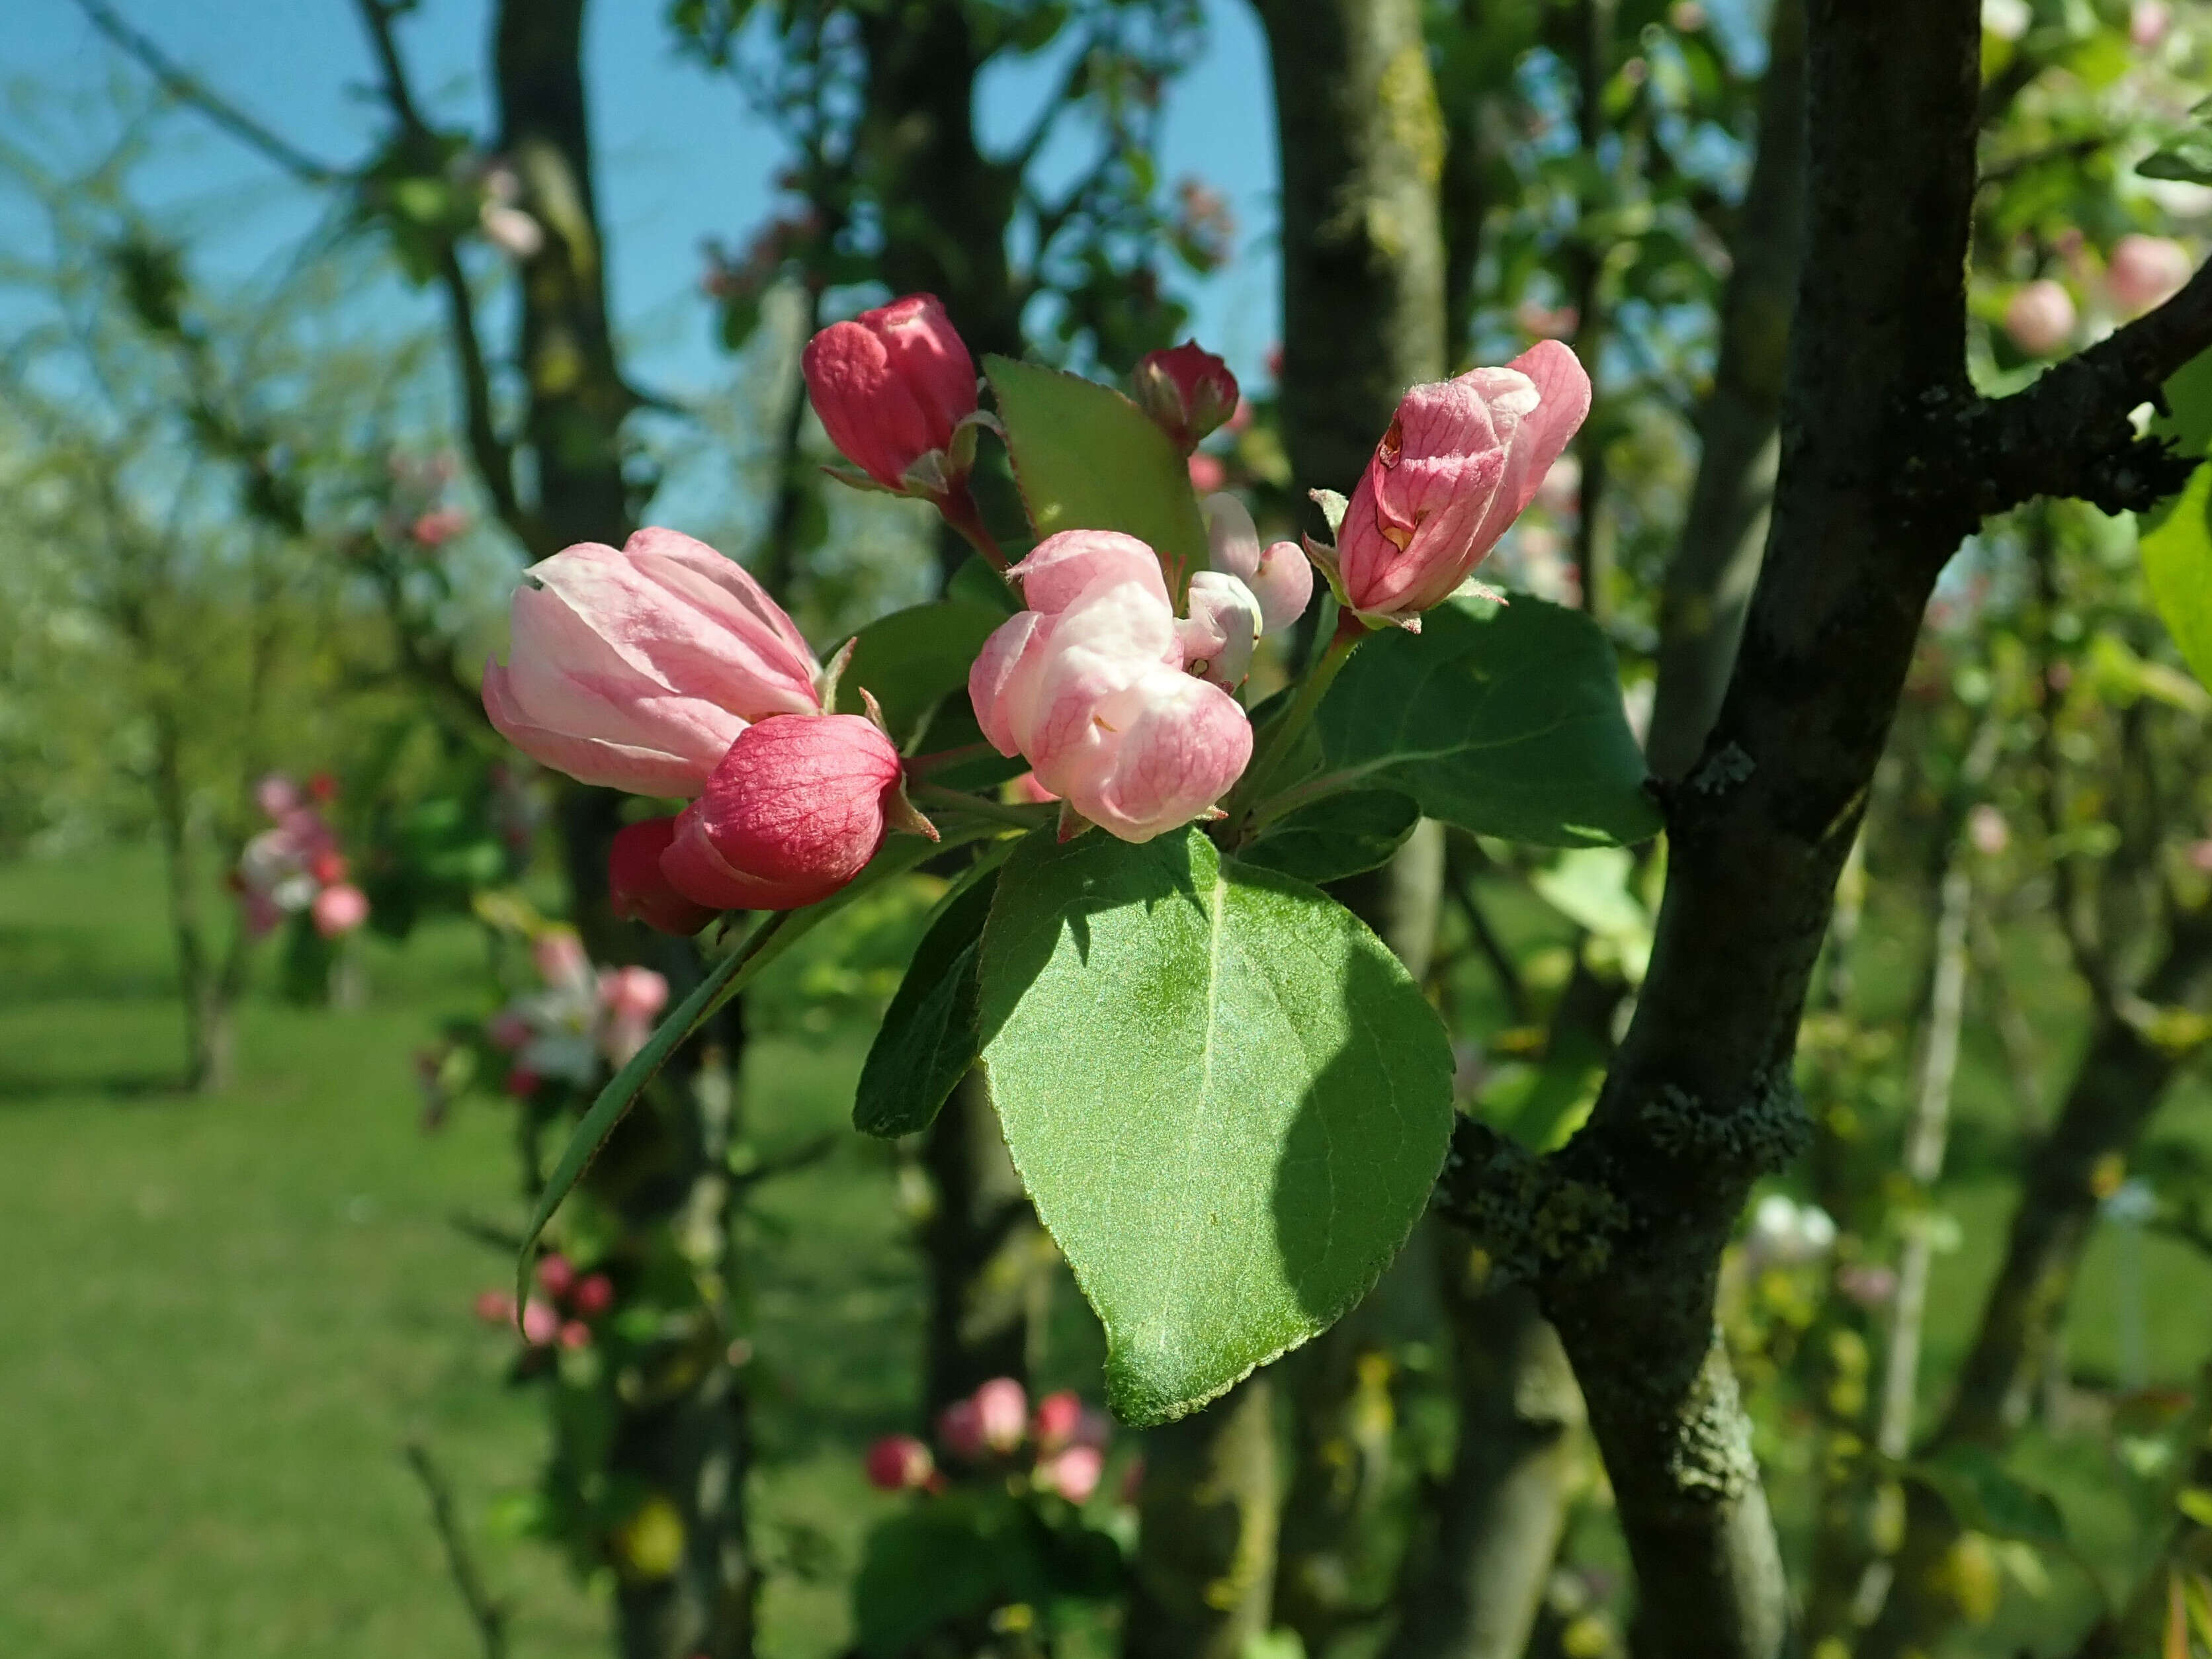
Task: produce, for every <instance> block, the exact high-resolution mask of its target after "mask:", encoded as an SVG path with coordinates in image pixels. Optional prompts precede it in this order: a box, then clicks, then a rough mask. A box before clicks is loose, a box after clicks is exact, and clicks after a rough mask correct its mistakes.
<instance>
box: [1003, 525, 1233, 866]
mask: <svg viewBox="0 0 2212 1659" xmlns="http://www.w3.org/2000/svg"><path fill="white" fill-rule="evenodd" d="M1012 574H1013V575H1014V576H1015V577H1016V578H1017V579H1018V580H1020V582H1021V584H1022V592H1023V598H1024V602H1025V603H1026V605H1028V607H1029V608H1028V609H1026V610H1024V611H1022V612H1021V613H1020V614H1019V615H1018V616H1016V617H1012V619H1011V620H1009V621H1007V622H1006V623H1002V624H1001V625H1000V628H999V629H998V630H997V631H996V632H995V633H994V634H993V635H991V637H990V638H989V639H988V640H987V641H984V645H983V649H982V651H981V653H979V654H978V655H977V657H976V659H975V665H974V666H973V667H972V668H971V669H970V670H969V677H968V692H969V698H970V700H971V701H972V702H973V703H974V704H975V717H976V720H977V722H978V723H979V724H980V725H981V726H982V728H983V735H984V736H985V737H986V738H988V739H989V740H990V742H991V744H993V746H994V747H995V748H996V749H997V750H999V752H1000V754H1002V755H1008V756H1012V755H1020V756H1022V757H1024V758H1025V759H1026V760H1028V762H1029V763H1030V768H1031V769H1032V770H1033V771H1034V772H1035V773H1036V780H1037V781H1038V782H1039V783H1041V784H1042V785H1043V787H1045V788H1046V789H1048V790H1049V791H1050V792H1051V793H1054V794H1055V795H1057V796H1059V797H1060V799H1062V800H1063V801H1065V802H1066V804H1067V805H1068V806H1070V807H1072V808H1073V809H1074V811H1077V812H1078V813H1079V814H1080V815H1081V816H1082V817H1085V818H1086V819H1088V820H1089V821H1091V823H1097V824H1099V825H1101V826H1103V828H1104V829H1107V830H1108V831H1109V832H1110V833H1112V834H1113V835H1115V836H1119V837H1120V838H1121V839H1122V840H1123V841H1130V842H1144V841H1149V840H1151V839H1152V837H1153V836H1157V835H1159V834H1161V833H1163V832H1164V831H1165V830H1169V829H1176V828H1179V827H1180V826H1182V825H1183V824H1186V823H1189V822H1190V821H1191V820H1192V819H1193V818H1194V817H1198V816H1200V814H1201V813H1203V812H1204V811H1206V809H1207V808H1209V807H1211V806H1212V805H1213V803H1214V802H1215V801H1216V800H1218V799H1219V798H1220V797H1221V796H1222V795H1223V794H1224V793H1226V792H1227V790H1228V788H1229V787H1230V786H1231V784H1233V783H1234V782H1236V781H1237V777H1238V776H1239V775H1241V774H1242V773H1243V770H1244V767H1245V765H1246V763H1248V762H1249V760H1250V759H1251V757H1252V728H1251V726H1250V724H1249V722H1248V721H1247V720H1246V719H1245V717H1244V711H1243V708H1240V707H1239V706H1238V704H1237V700H1236V699H1235V698H1234V697H1232V696H1230V695H1229V694H1228V693H1227V692H1226V691H1224V690H1222V689H1221V688H1220V687H1218V686H1216V685H1210V684H1206V682H1205V681H1203V680H1200V679H1198V678H1194V677H1193V676H1191V675H1189V674H1187V673H1185V672H1184V671H1183V666H1184V662H1185V660H1186V659H1185V655H1184V649H1183V641H1182V632H1181V630H1180V629H1179V628H1178V625H1177V621H1176V614H1175V608H1174V605H1173V604H1172V602H1171V601H1170V599H1169V596H1168V589H1167V583H1166V580H1165V579H1164V577H1163V576H1162V574H1161V573H1160V564H1159V560H1158V556H1156V555H1155V554H1154V553H1153V551H1152V549H1151V548H1150V547H1147V546H1146V544H1144V543H1143V542H1140V541H1139V540H1138V539H1137V538H1135V537H1133V536H1125V535H1121V534H1119V533H1116V532H1111V531H1099V530H1069V531H1062V532H1060V534H1059V535H1056V536H1050V537H1048V538H1046V539H1045V540H1044V541H1042V542H1041V543H1039V544H1037V546H1036V550H1034V551H1032V552H1031V553H1030V556H1028V557H1027V558H1025V559H1024V560H1023V561H1022V562H1021V563H1019V564H1018V565H1016V566H1015V567H1014V569H1013V572H1012Z"/></svg>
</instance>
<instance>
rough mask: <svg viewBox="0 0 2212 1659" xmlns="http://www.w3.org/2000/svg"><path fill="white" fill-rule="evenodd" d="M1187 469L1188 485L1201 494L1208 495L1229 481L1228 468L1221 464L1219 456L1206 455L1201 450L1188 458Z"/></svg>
mask: <svg viewBox="0 0 2212 1659" xmlns="http://www.w3.org/2000/svg"><path fill="white" fill-rule="evenodd" d="M1187 470H1188V471H1189V473H1190V487H1191V488H1192V489H1195V490H1196V491H1198V493H1199V494H1200V495H1210V494H1211V493H1212V492H1213V491H1214V490H1217V489H1220V488H1221V486H1222V485H1224V484H1225V483H1228V482H1229V469H1228V468H1227V467H1226V466H1225V465H1222V462H1221V457H1219V456H1218V455H1208V454H1206V453H1205V452H1204V451H1203V450H1201V451H1200V452H1199V453H1197V454H1195V455H1194V456H1192V457H1191V458H1190V460H1189V462H1188V464H1187Z"/></svg>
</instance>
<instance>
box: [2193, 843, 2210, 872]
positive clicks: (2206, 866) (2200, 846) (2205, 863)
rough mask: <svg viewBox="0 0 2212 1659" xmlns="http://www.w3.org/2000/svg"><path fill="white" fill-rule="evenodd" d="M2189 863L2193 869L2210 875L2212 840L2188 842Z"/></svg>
mask: <svg viewBox="0 0 2212 1659" xmlns="http://www.w3.org/2000/svg"><path fill="white" fill-rule="evenodd" d="M2189 864H2190V867H2191V869H2194V870H2199V871H2202V872H2203V873H2204V874H2206V875H2208V876H2212V841H2197V842H2191V843H2190V844H2189Z"/></svg>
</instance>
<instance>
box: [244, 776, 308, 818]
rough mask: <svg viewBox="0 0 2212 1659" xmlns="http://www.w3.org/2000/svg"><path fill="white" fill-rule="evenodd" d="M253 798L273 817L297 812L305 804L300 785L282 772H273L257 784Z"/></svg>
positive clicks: (256, 803)
mask: <svg viewBox="0 0 2212 1659" xmlns="http://www.w3.org/2000/svg"><path fill="white" fill-rule="evenodd" d="M253 799H254V803H255V805H258V806H259V807H260V808H261V810H262V811H264V812H265V813H267V814H268V815H269V816H270V817H272V818H281V817H283V816H284V815H285V814H286V813H288V812H295V811H299V809H300V808H301V806H302V805H305V801H304V799H302V797H301V793H300V786H299V785H298V784H296V783H295V782H293V781H292V780H291V779H289V778H288V777H286V776H285V775H283V773H282V772H271V773H270V775H268V776H267V777H265V778H264V779H262V780H261V781H260V782H258V783H257V784H255V785H254V786H253Z"/></svg>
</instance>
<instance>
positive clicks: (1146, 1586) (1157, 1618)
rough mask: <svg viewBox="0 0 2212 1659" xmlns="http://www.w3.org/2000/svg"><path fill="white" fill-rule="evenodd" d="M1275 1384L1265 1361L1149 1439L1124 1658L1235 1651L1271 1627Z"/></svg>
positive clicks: (1225, 1657)
mask: <svg viewBox="0 0 2212 1659" xmlns="http://www.w3.org/2000/svg"><path fill="white" fill-rule="evenodd" d="M1277 1486H1278V1476H1277V1473H1276V1468H1275V1413H1274V1384H1273V1378H1272V1377H1270V1376H1269V1375H1268V1374H1267V1372H1265V1371H1261V1372H1259V1373H1257V1374H1255V1375H1254V1376H1249V1377H1247V1378H1246V1379H1245V1380H1244V1382H1243V1383H1241V1384H1240V1385H1239V1386H1238V1387H1237V1389H1234V1390H1233V1391H1232V1392H1231V1393H1230V1394H1229V1395H1227V1396H1226V1397H1225V1398H1223V1399H1221V1400H1218V1401H1215V1402H1214V1403H1213V1404H1212V1405H1211V1406H1209V1407H1206V1409H1205V1410H1204V1411H1202V1412H1199V1413H1194V1414H1193V1415H1192V1416H1189V1417H1186V1418H1184V1419H1182V1420H1181V1421H1180V1422H1176V1423H1170V1424H1169V1425H1167V1426H1166V1427H1164V1428H1160V1429H1155V1430H1153V1431H1152V1432H1151V1433H1150V1434H1149V1435H1147V1436H1146V1439H1145V1484H1144V1489H1143V1492H1142V1495H1141V1497H1140V1498H1139V1501H1138V1525H1139V1536H1140V1537H1141V1538H1142V1539H1143V1541H1144V1546H1143V1549H1142V1552H1141V1553H1139V1556H1138V1558H1137V1562H1136V1566H1135V1570H1134V1573H1133V1585H1132V1587H1131V1590H1130V1595H1129V1601H1128V1610H1127V1616H1126V1620H1125V1623H1124V1625H1123V1627H1122V1637H1121V1651H1122V1653H1123V1654H1124V1656H1126V1659H1242V1656H1243V1652H1244V1649H1245V1646H1246V1644H1248V1643H1249V1642H1250V1641H1251V1640H1252V1638H1255V1637H1256V1636H1260V1635H1261V1634H1264V1633H1265V1632H1266V1631H1267V1617H1268V1610H1269V1607H1270V1606H1271V1604H1272V1601H1273V1587H1274V1568H1275V1524H1276V1516H1277V1513H1278V1510H1279V1506H1280V1498H1279V1492H1278V1490H1277Z"/></svg>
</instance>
